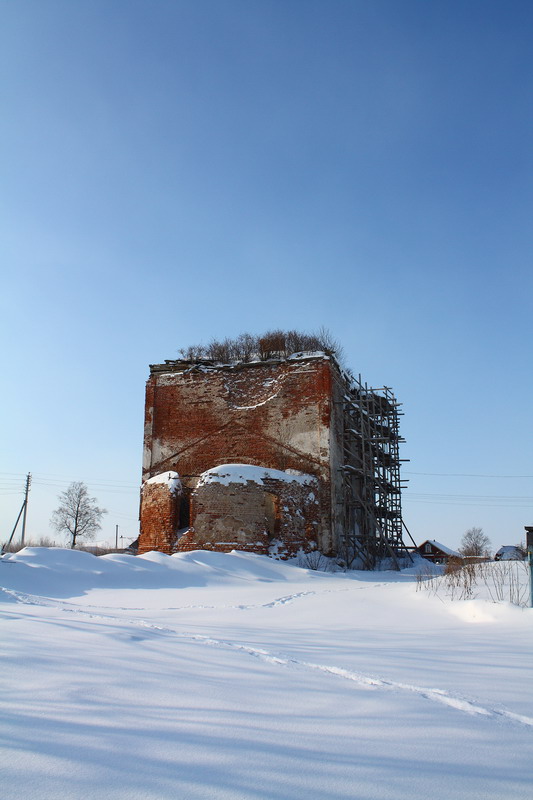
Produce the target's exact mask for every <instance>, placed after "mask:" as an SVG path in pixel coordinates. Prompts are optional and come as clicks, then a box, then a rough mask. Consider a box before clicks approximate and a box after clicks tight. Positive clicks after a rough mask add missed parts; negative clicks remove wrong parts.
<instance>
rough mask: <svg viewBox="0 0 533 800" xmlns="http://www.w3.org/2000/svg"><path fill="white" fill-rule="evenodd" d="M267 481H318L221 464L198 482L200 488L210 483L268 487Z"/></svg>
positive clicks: (255, 468)
mask: <svg viewBox="0 0 533 800" xmlns="http://www.w3.org/2000/svg"><path fill="white" fill-rule="evenodd" d="M265 479H267V481H268V479H270V480H276V481H285V482H287V483H299V484H309V483H313V482H315V481H316V479H315V478H314V477H313V475H303V474H294V475H293V474H291V473H288V472H283V471H282V470H279V469H266V468H265V467H257V466H253V465H252V464H221V465H220V466H219V467H213V469H208V470H207V471H206V472H204V473H203V474H202V475H201V477H200V480H199V482H198V486H206V485H207V484H209V483H221V484H224V485H225V486H227V485H228V484H230V483H247V482H248V481H252V482H253V483H258V484H262V485H263V486H265V485H266V483H265Z"/></svg>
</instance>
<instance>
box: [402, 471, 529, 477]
mask: <svg viewBox="0 0 533 800" xmlns="http://www.w3.org/2000/svg"><path fill="white" fill-rule="evenodd" d="M402 474H403V475H434V476H437V477H440V478H533V475H479V474H476V473H473V472H408V471H407V470H402Z"/></svg>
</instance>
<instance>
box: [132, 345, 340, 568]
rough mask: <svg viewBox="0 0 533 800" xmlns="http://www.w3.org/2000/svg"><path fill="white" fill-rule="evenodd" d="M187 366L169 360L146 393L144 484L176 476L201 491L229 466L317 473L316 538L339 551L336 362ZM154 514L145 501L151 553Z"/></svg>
mask: <svg viewBox="0 0 533 800" xmlns="http://www.w3.org/2000/svg"><path fill="white" fill-rule="evenodd" d="M187 366H188V365H183V363H179V362H170V363H169V364H168V365H164V366H155V367H153V368H152V374H151V376H150V378H149V380H148V383H147V388H146V418H145V459H144V473H143V479H144V480H146V479H147V478H149V477H151V476H153V475H156V474H158V473H161V472H164V471H166V470H175V471H176V472H178V473H179V475H180V478H181V480H182V483H183V486H184V489H185V491H187V490H194V488H195V487H196V484H197V481H198V478H199V476H200V475H201V474H202V473H203V472H205V471H206V470H208V469H211V468H212V467H215V466H218V465H220V464H225V463H249V464H255V465H261V466H264V467H267V468H272V469H279V470H287V469H292V470H298V471H299V472H303V473H306V474H311V475H315V476H316V477H317V479H318V481H319V486H320V491H319V496H320V498H321V500H320V505H319V507H318V514H315V520H314V522H315V524H314V526H313V528H314V530H315V531H316V533H315V537H314V538H315V539H316V541H317V542H318V545H319V547H320V549H321V550H322V551H323V552H326V553H328V552H330V553H331V552H333V550H334V546H333V543H332V534H331V528H332V525H331V523H332V520H331V505H332V504H331V474H330V462H331V453H330V421H331V414H332V364H331V362H330V360H329V359H327V358H326V357H323V358H307V359H301V360H299V359H298V360H287V361H279V362H260V363H258V364H250V365H235V366H233V367H217V368H205V367H200V368H198V367H194V368H192V369H186V367H187ZM150 515H151V511H150V507H149V505H146V504H145V502H144V501H143V504H142V513H141V522H142V533H141V543H142V546H143V548H144V549H150V545H149V540H150V541H151V542H152V544H153V542H155V540H154V539H152V537H153V536H154V535H155V533H154V526H153V525H152V523H151V522H150ZM176 525H179V522H177V523H176ZM189 539H191V537H189ZM191 540H192V539H191ZM183 544H184V545H185V541H184V543H183Z"/></svg>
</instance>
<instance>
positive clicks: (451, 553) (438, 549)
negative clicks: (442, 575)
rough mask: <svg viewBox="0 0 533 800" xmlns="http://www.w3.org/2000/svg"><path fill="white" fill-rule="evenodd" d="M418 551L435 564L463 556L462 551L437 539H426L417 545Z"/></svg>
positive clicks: (445, 562)
mask: <svg viewBox="0 0 533 800" xmlns="http://www.w3.org/2000/svg"><path fill="white" fill-rule="evenodd" d="M416 552H417V553H419V554H420V555H421V556H422V557H423V558H426V559H427V560H428V561H432V562H433V563H434V564H447V563H448V561H449V560H450V558H462V555H461V553H459V552H458V551H457V550H452V548H451V547H447V546H446V545H445V544H441V543H440V542H437V541H435V539H426V541H425V542H422V544H421V545H419V546H418V547H417V549H416Z"/></svg>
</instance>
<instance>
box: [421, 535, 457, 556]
mask: <svg viewBox="0 0 533 800" xmlns="http://www.w3.org/2000/svg"><path fill="white" fill-rule="evenodd" d="M425 544H431V545H433V547H434V548H435V549H436V550H440V551H441V553H444V554H445V555H447V556H455V557H456V558H461V553H458V552H457V550H452V548H451V547H447V545H445V544H441V543H440V542H437V540H436V539H426V541H425V542H422V544H421V545H420V547H419V548H418V549H419V550H422V548H423V547H424V545H425Z"/></svg>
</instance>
